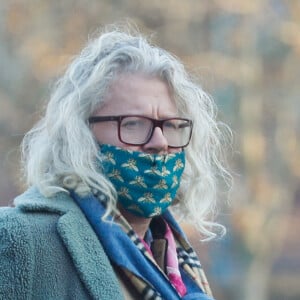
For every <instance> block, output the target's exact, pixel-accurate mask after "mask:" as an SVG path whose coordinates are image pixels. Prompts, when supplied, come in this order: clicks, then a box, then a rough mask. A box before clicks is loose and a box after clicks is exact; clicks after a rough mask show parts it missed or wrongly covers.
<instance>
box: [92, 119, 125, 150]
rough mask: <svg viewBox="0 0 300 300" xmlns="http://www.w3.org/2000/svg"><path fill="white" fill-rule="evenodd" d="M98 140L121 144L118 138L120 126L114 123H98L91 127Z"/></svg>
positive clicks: (104, 142) (105, 142)
mask: <svg viewBox="0 0 300 300" xmlns="http://www.w3.org/2000/svg"><path fill="white" fill-rule="evenodd" d="M91 130H92V132H93V134H94V136H95V138H96V140H97V141H98V142H100V143H103V144H111V145H115V146H119V145H120V143H121V142H120V141H119V138H118V128H117V127H116V126H113V125H108V124H104V123H97V124H94V125H93V126H92V127H91Z"/></svg>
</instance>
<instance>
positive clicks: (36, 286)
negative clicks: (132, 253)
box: [0, 188, 124, 300]
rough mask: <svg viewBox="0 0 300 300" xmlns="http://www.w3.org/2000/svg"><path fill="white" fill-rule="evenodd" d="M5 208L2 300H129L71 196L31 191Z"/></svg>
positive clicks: (0, 250)
mask: <svg viewBox="0 0 300 300" xmlns="http://www.w3.org/2000/svg"><path fill="white" fill-rule="evenodd" d="M15 206H16V207H15V208H0V299H1V300H2V299H3V300H4V299H5V300H22V299H24V300H25V299H26V300H29V299H39V300H40V299H41V300H42V299H45V300H46V299H47V300H50V299H72V300H73V299H80V300H83V299H104V300H106V299H109V300H118V299H124V298H123V296H122V293H121V290H120V285H119V283H118V279H117V278H116V276H115V273H114V271H113V269H112V266H111V264H110V262H109V260H108V258H107V256H106V254H105V252H104V250H103V248H102V246H101V244H100V242H99V240H98V238H97V236H96V235H95V233H94V231H93V229H92V228H91V226H90V224H89V223H88V221H87V219H86V218H85V216H84V214H83V213H82V212H81V210H80V208H79V207H78V206H77V205H76V204H75V202H74V201H73V200H72V199H71V198H70V196H69V195H67V194H66V193H59V194H57V195H56V196H54V197H53V198H45V197H44V196H42V195H41V194H40V193H39V192H38V191H37V189H35V188H31V189H29V190H28V191H27V192H25V193H24V194H22V195H20V196H19V197H17V198H16V199H15Z"/></svg>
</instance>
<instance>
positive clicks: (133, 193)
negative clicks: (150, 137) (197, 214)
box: [100, 144, 185, 218]
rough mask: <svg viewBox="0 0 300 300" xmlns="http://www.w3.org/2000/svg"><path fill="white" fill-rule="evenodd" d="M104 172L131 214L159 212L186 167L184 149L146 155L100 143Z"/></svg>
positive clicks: (167, 201) (175, 189) (147, 215)
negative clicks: (163, 153) (164, 153)
mask: <svg viewBox="0 0 300 300" xmlns="http://www.w3.org/2000/svg"><path fill="white" fill-rule="evenodd" d="M100 151H101V154H102V155H103V156H104V160H103V171H104V173H105V174H106V176H107V177H108V178H109V179H110V181H111V182H112V183H113V185H114V187H115V189H116V191H117V193H118V201H120V203H121V204H122V206H123V207H124V208H125V209H126V210H128V211H130V212H131V213H133V214H134V215H137V216H141V217H145V218H152V217H154V216H158V215H161V214H162V213H163V212H164V211H165V210H166V209H167V208H168V207H169V206H170V205H171V204H172V202H173V200H174V198H175V195H176V192H177V190H178V187H179V184H180V179H181V175H182V173H183V170H184V166H185V154H184V152H183V151H181V152H176V153H170V154H166V155H159V154H148V153H144V152H139V151H132V150H127V149H123V148H120V147H116V146H112V145H107V144H102V145H100Z"/></svg>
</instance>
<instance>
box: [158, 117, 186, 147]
mask: <svg viewBox="0 0 300 300" xmlns="http://www.w3.org/2000/svg"><path fill="white" fill-rule="evenodd" d="M191 130H192V125H191V122H190V121H189V120H184V119H177V118H174V119H169V120H166V121H164V123H163V133H164V136H165V138H166V139H167V141H168V144H169V146H170V147H183V146H186V145H187V144H188V142H189V140H190V136H191Z"/></svg>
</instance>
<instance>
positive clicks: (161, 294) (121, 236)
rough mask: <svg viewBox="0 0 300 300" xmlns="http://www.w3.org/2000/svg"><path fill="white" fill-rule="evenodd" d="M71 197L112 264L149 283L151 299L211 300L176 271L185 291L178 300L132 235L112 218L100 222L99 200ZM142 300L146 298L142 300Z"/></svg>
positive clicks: (170, 221) (167, 215) (170, 219)
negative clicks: (185, 288) (184, 286)
mask: <svg viewBox="0 0 300 300" xmlns="http://www.w3.org/2000/svg"><path fill="white" fill-rule="evenodd" d="M71 195H72V197H73V199H74V200H75V201H76V203H77V204H78V205H79V207H80V208H81V210H82V211H83V213H84V214H85V216H86V217H87V219H88V221H89V222H90V224H91V226H92V227H93V229H94V231H95V232H96V234H97V236H98V238H99V240H100V242H101V244H102V246H103V248H104V250H105V252H106V254H107V256H108V257H109V259H110V261H111V262H112V264H114V265H117V266H119V267H121V269H122V268H124V269H127V270H129V271H130V272H131V273H132V274H134V275H135V276H137V277H139V278H142V279H143V280H144V281H146V282H147V283H149V284H150V286H152V288H153V290H155V291H156V292H157V294H156V295H157V296H156V298H151V299H174V300H175V299H185V300H193V299H194V300H196V299H197V300H212V298H210V297H209V296H207V295H206V294H204V293H203V292H202V291H201V290H200V288H199V287H198V286H197V285H196V284H195V282H194V281H193V280H192V279H191V278H190V277H189V276H188V275H187V274H186V273H185V271H183V270H182V269H181V268H180V271H181V273H182V278H183V281H184V283H185V285H186V287H187V294H186V295H185V296H184V297H183V298H181V297H180V296H179V295H178V293H177V291H176V289H175V288H174V287H173V286H172V285H171V284H170V282H169V280H168V278H167V277H166V276H165V275H164V274H163V273H162V272H160V271H159V270H158V268H157V265H155V264H153V262H152V261H151V260H149V259H148V258H147V257H146V256H145V255H144V254H143V252H141V249H139V246H137V245H136V243H135V242H134V238H133V237H134V236H136V235H135V233H134V232H133V231H130V232H127V234H126V233H125V232H124V230H123V229H122V227H121V226H120V225H118V224H117V223H114V222H113V221H112V217H109V218H108V220H107V221H103V220H102V217H103V215H104V213H105V207H104V205H103V204H102V203H100V200H99V199H97V198H96V197H95V196H93V195H90V196H87V197H79V196H78V195H77V194H75V193H74V192H71ZM163 217H164V219H165V220H166V221H167V223H168V224H169V225H170V226H171V227H172V228H173V229H174V230H176V232H178V233H179V234H180V235H182V236H183V237H184V233H183V232H182V231H181V229H180V227H179V226H178V225H177V223H176V222H175V220H174V219H173V217H172V216H171V214H170V213H169V212H168V211H166V212H165V214H164V215H163ZM110 221H112V222H110ZM189 259H191V258H189ZM197 262H198V260H197ZM141 297H143V296H141ZM144 299H147V298H146V297H144ZM149 299H150V298H149Z"/></svg>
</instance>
